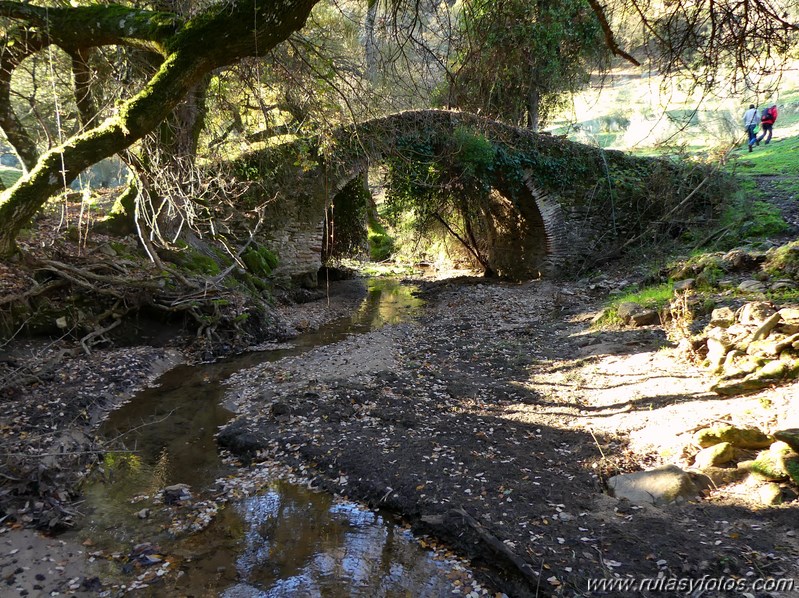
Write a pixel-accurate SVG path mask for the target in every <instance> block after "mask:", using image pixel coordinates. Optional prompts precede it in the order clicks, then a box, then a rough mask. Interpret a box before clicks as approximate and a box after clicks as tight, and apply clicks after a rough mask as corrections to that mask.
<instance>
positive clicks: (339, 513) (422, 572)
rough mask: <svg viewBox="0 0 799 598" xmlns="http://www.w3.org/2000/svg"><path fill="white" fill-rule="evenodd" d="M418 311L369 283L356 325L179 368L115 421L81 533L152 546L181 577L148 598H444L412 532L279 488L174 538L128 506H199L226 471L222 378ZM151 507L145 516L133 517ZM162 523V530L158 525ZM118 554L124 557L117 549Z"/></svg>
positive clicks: (111, 542)
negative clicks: (219, 440) (172, 491)
mask: <svg viewBox="0 0 799 598" xmlns="http://www.w3.org/2000/svg"><path fill="white" fill-rule="evenodd" d="M422 306H423V301H422V300H420V299H418V298H417V297H415V296H414V295H413V289H412V288H409V287H406V286H403V285H400V284H399V283H397V282H396V281H393V280H386V279H375V280H371V281H369V285H368V292H367V296H366V298H365V299H364V301H363V303H362V305H361V306H360V308H359V309H358V310H357V311H356V313H355V314H354V315H353V316H352V317H351V318H346V319H343V320H340V321H337V322H333V323H332V324H330V325H328V326H325V327H323V328H322V329H320V330H318V331H316V332H312V333H309V334H304V335H302V336H301V337H300V338H298V339H296V340H295V341H294V342H293V343H292V346H290V347H287V348H283V349H280V350H277V351H270V352H262V353H253V354H249V355H245V356H240V357H237V358H234V359H230V360H225V361H222V362H219V363H214V364H207V365H203V366H198V367H189V366H181V367H178V368H175V369H173V370H171V371H170V372H168V373H166V374H165V375H164V376H162V377H161V378H160V379H159V380H158V385H157V386H156V387H155V388H151V389H148V390H145V391H143V392H142V393H140V394H139V395H138V396H137V397H136V398H135V399H134V400H133V401H131V402H130V403H129V404H127V405H125V406H123V407H122V408H120V409H118V410H117V411H115V412H114V413H113V414H111V416H110V417H109V419H108V421H107V422H106V424H105V425H104V427H103V430H102V432H103V434H104V435H105V436H106V438H109V439H117V443H116V444H117V445H119V446H122V447H124V448H126V449H128V451H130V452H129V453H127V454H125V453H124V452H123V453H119V454H118V453H113V454H109V456H108V457H107V459H106V463H105V471H104V474H103V476H102V477H101V479H100V480H99V481H98V482H96V483H94V484H92V485H90V486H89V487H88V488H87V489H86V497H87V500H86V503H85V509H86V510H87V511H88V512H89V513H90V515H89V517H88V518H87V519H88V523H87V525H86V527H85V529H84V530H82V531H81V532H79V534H80V535H83V536H89V537H91V539H92V541H93V543H94V544H95V545H96V546H98V547H103V548H105V549H108V550H114V549H116V547H118V546H119V544H120V543H125V544H130V545H133V544H136V543H140V542H157V543H159V544H160V545H161V547H162V548H163V549H164V552H165V553H168V554H170V555H172V557H174V558H175V559H176V562H177V563H178V564H179V565H178V566H179V567H180V570H181V572H182V573H183V575H181V576H178V577H177V578H173V579H172V580H171V581H170V582H169V587H168V588H165V587H164V586H163V585H160V586H153V587H151V588H149V589H145V590H141V591H140V595H147V596H163V595H176V596H178V595H179V596H217V595H219V593H220V592H223V594H222V595H223V596H225V597H227V598H239V597H261V596H268V597H273V596H274V597H282V596H286V597H288V596H291V597H303V596H330V597H334V598H335V597H338V596H342V597H343V596H364V597H366V596H368V597H370V598H371V597H381V596H385V597H394V596H397V597H399V596H421V597H426V596H431V597H432V596H441V595H444V594H450V593H451V592H452V586H451V584H450V583H449V581H448V579H447V572H448V571H447V569H446V568H445V567H444V566H442V565H441V564H440V563H438V562H437V561H436V560H434V559H433V558H431V556H430V554H429V553H428V552H427V551H424V550H422V549H421V548H419V546H418V544H417V543H416V542H415V541H414V540H413V538H412V537H411V536H410V534H409V533H407V532H405V531H403V530H402V528H400V527H397V526H396V525H393V524H392V523H391V522H389V521H386V520H385V519H384V518H383V517H382V516H381V515H379V514H377V513H373V512H371V511H368V510H365V509H362V508H360V507H359V506H357V505H354V504H351V503H346V502H341V501H337V500H335V499H334V498H333V497H332V496H330V495H327V494H323V493H318V492H312V491H310V490H308V489H307V488H304V487H302V486H297V485H293V484H289V483H286V482H282V481H275V482H273V483H272V485H271V486H270V487H269V489H268V491H266V492H264V493H262V494H260V495H258V496H252V497H250V498H247V499H243V500H241V501H239V502H237V503H235V504H233V505H229V506H228V507H227V508H225V509H223V510H222V511H221V512H220V513H219V514H218V515H217V517H216V519H215V520H214V521H213V522H212V523H211V525H210V526H209V527H208V528H207V529H205V530H204V531H202V532H200V533H196V534H192V535H189V536H185V537H182V538H178V539H175V538H173V537H171V536H170V535H169V534H168V533H166V531H165V530H166V529H167V528H168V523H169V522H168V517H169V516H170V515H169V513H168V512H159V505H157V504H152V503H151V502H147V501H146V500H145V501H139V502H134V501H133V500H132V498H133V497H135V496H137V495H141V494H149V495H151V496H153V495H155V494H156V493H157V491H158V490H159V489H161V488H163V487H164V486H168V485H172V484H177V483H184V484H188V485H190V486H191V488H192V492H193V493H194V494H195V497H197V498H201V496H199V495H200V494H201V493H202V491H203V489H205V488H208V487H210V486H211V485H213V481H214V480H215V479H217V478H218V477H220V476H223V475H225V474H227V473H232V470H230V469H229V468H226V466H225V465H224V464H222V463H221V461H220V459H219V457H218V454H217V446H216V442H215V439H214V435H215V433H216V431H217V429H218V428H219V426H221V425H223V424H224V423H226V422H227V421H228V420H229V419H230V418H231V417H232V415H233V414H232V413H231V412H229V411H227V410H226V409H224V408H223V407H221V402H222V399H223V395H224V380H225V379H227V378H228V377H229V376H230V375H232V374H233V373H235V372H237V371H239V370H241V369H244V368H248V367H251V366H253V365H256V364H258V363H262V362H265V361H276V360H278V359H281V358H283V357H286V356H291V355H297V354H300V353H302V352H304V351H306V350H308V349H311V348H313V347H318V346H322V345H325V344H330V343H334V342H338V341H340V340H342V339H344V338H346V337H347V336H348V335H350V334H357V333H364V332H368V331H370V330H374V329H377V328H380V327H381V326H383V325H386V324H395V323H399V322H402V321H407V320H409V319H411V318H413V317H414V316H417V315H419V314H420V312H421V309H422ZM148 505H149V506H152V515H148V516H146V517H145V518H144V519H142V518H141V517H140V516H139V515H138V513H139V512H141V510H142V508H143V507H145V506H148ZM165 517H166V518H167V520H165V519H164V518H165ZM123 550H124V549H123Z"/></svg>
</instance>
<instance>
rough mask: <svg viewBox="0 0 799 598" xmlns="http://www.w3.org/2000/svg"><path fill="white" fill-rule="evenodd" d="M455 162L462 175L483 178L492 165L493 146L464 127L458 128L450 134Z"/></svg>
mask: <svg viewBox="0 0 799 598" xmlns="http://www.w3.org/2000/svg"><path fill="white" fill-rule="evenodd" d="M452 141H453V143H454V148H455V161H456V162H457V164H458V166H459V167H460V168H461V169H462V170H463V173H464V175H467V176H471V177H478V178H480V177H484V176H485V174H486V173H488V172H489V171H490V170H491V167H492V166H493V164H494V155H495V150H494V145H493V144H492V143H491V142H490V141H489V140H488V139H486V138H485V137H484V136H482V135H478V134H475V133H473V132H472V131H471V130H469V129H467V128H466V127H462V126H461V127H458V128H456V129H455V130H454V131H453V133H452Z"/></svg>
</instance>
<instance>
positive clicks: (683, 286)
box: [674, 278, 696, 291]
mask: <svg viewBox="0 0 799 598" xmlns="http://www.w3.org/2000/svg"><path fill="white" fill-rule="evenodd" d="M695 286H696V280H694V279H693V278H686V279H685V280H678V281H676V282H675V283H674V290H675V291H688V290H690V289H692V288H694V287H695Z"/></svg>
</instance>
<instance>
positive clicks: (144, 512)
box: [136, 509, 150, 519]
mask: <svg viewBox="0 0 799 598" xmlns="http://www.w3.org/2000/svg"><path fill="white" fill-rule="evenodd" d="M136 516H137V517H138V518H139V519H147V518H148V517H149V516H150V509H142V510H141V511H139V512H138V513H136Z"/></svg>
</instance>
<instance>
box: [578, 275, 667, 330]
mask: <svg viewBox="0 0 799 598" xmlns="http://www.w3.org/2000/svg"><path fill="white" fill-rule="evenodd" d="M673 295H674V289H673V287H672V283H670V282H665V283H662V284H659V285H656V286H651V287H646V288H643V289H638V290H630V291H622V292H621V293H619V294H617V295H615V296H614V297H613V298H612V299H611V300H610V302H609V303H608V304H607V306H606V308H605V312H604V313H603V314H602V317H601V318H599V319H598V320H597V321H596V323H595V324H594V326H595V327H597V328H609V327H614V326H621V325H622V324H623V322H622V320H621V318H620V317H619V306H620V305H621V304H622V303H637V304H638V305H640V306H641V307H643V308H644V309H657V310H660V309H661V308H663V307H665V306H666V305H668V304H669V302H670V301H671V298H672V296H673Z"/></svg>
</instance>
